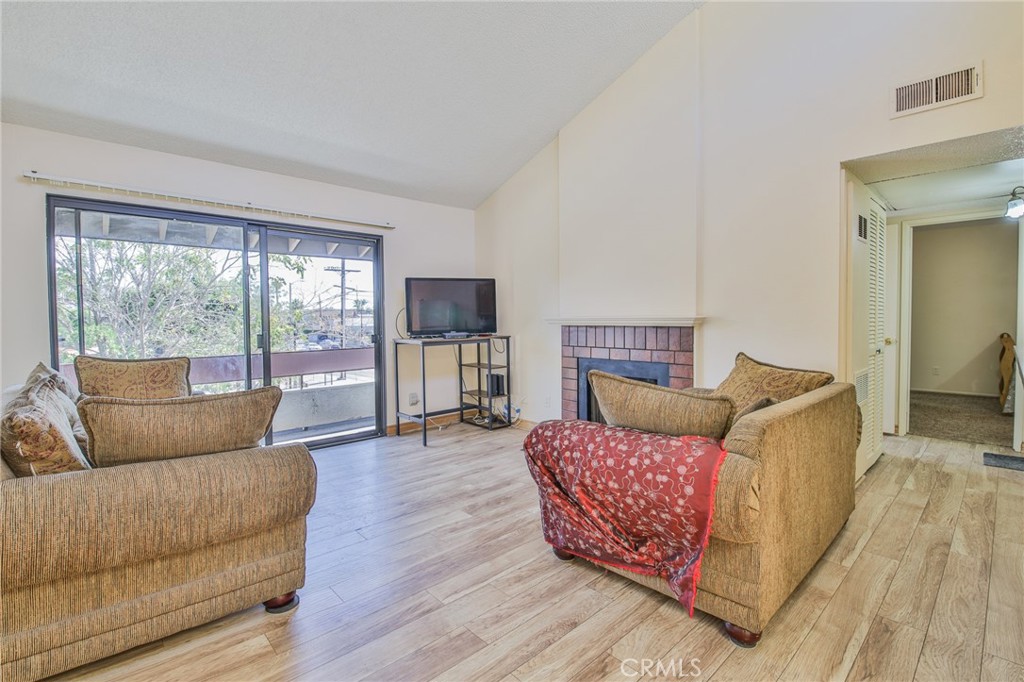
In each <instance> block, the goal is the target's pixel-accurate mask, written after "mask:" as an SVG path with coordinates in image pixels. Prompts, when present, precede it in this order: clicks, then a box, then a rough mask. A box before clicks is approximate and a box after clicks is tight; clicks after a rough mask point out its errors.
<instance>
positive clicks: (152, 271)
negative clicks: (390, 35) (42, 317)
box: [49, 197, 384, 445]
mask: <svg viewBox="0 0 1024 682" xmlns="http://www.w3.org/2000/svg"><path fill="white" fill-rule="evenodd" d="M49 244H50V282H51V336H52V340H51V343H52V355H53V362H54V366H59V367H60V368H61V369H62V371H64V372H65V373H66V374H68V376H69V377H71V378H72V379H73V378H74V370H73V362H74V357H75V356H76V355H78V354H83V353H84V354H91V355H100V356H104V357H114V358H149V357H170V356H175V355H186V356H188V357H190V358H191V359H192V371H191V379H192V384H193V387H194V388H195V389H196V390H199V391H203V392H207V393H211V392H224V391H235V390H240V389H243V388H246V387H252V386H260V385H271V384H273V385H277V386H279V387H280V388H281V389H282V390H283V392H284V397H283V399H282V401H281V405H280V407H279V409H278V411H277V414H276V415H275V418H274V424H273V429H272V432H271V434H270V436H269V437H268V440H269V441H270V442H282V441H291V440H303V441H306V442H309V443H310V444H313V445H317V444H321V443H323V444H328V443H335V442H340V441H343V440H351V439H356V438H365V437H372V436H377V435H382V434H383V433H384V421H383V415H384V410H383V388H382V387H383V386H384V383H383V377H382V363H381V357H382V356H381V352H382V349H381V343H380V336H379V334H378V330H379V329H380V326H381V320H382V312H381V305H380V302H381V300H382V296H381V269H380V265H381V239H380V238H379V237H376V236H371V235H358V234H351V233H342V232H334V231H328V230H316V229H310V228H299V227H292V226H284V225H272V224H266V223H254V222H250V221H243V220H236V219H226V218H221V217H216V216H208V215H201V214H195V213H185V212H174V211H166V210H162V209H152V208H147V207H140V206H130V205H126V204H116V203H108V202H95V201H86V200H80V199H72V198H67V197H50V198H49Z"/></svg>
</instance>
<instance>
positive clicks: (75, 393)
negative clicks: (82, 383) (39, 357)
mask: <svg viewBox="0 0 1024 682" xmlns="http://www.w3.org/2000/svg"><path fill="white" fill-rule="evenodd" d="M46 379H53V383H54V385H55V386H56V387H57V388H58V389H60V391H61V393H63V394H64V395H66V396H67V397H69V398H71V400H73V401H75V402H77V401H78V399H79V398H80V397H81V395H82V394H81V392H80V391H79V390H78V389H77V388H75V387H74V386H72V385H71V382H70V381H68V379H67V377H66V376H64V375H63V374H61V373H60V372H58V371H57V370H55V369H53V368H52V367H47V366H46V365H44V364H43V363H41V362H40V363H39V364H38V365H36V366H35V368H34V369H33V370H32V371H31V372H29V375H28V379H26V380H25V385H26V386H29V385H32V384H37V383H41V382H43V381H45V380H46Z"/></svg>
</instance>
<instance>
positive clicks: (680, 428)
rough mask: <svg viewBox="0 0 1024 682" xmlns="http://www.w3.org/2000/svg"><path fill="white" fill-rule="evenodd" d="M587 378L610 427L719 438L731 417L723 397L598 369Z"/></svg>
mask: <svg viewBox="0 0 1024 682" xmlns="http://www.w3.org/2000/svg"><path fill="white" fill-rule="evenodd" d="M587 378H588V379H589V380H590V385H591V387H592V388H593V390H594V396H595V397H596V398H597V404H598V406H599V407H600V408H601V415H602V416H603V417H604V419H605V421H606V422H608V424H609V425H610V426H623V427H626V428H630V429H637V430H638V431H648V432H650V433H661V434H665V435H668V436H704V437H706V438H722V437H723V436H724V435H725V432H726V429H727V428H728V426H729V422H730V419H731V417H732V413H733V404H732V400H730V399H729V398H726V397H723V396H707V395H701V394H695V393H691V392H688V390H687V389H675V388H666V387H665V386H656V385H654V384H648V383H646V382H643V381H636V380H634V379H627V378H625V377H620V376H617V375H615V374H608V373H607V372H601V371H598V370H591V371H590V372H589V373H588V374H587Z"/></svg>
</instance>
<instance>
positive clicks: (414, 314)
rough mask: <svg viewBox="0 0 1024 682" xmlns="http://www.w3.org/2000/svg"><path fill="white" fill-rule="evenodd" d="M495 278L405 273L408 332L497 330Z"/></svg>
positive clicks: (444, 332)
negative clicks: (408, 274)
mask: <svg viewBox="0 0 1024 682" xmlns="http://www.w3.org/2000/svg"><path fill="white" fill-rule="evenodd" d="M495 308H496V303H495V293H494V280H493V279H469V278H455V277H406V278H405V322H406V328H407V329H408V330H409V336H439V335H441V334H446V333H448V332H462V333H466V334H496V333H497V332H498V315H497V312H496V310H495Z"/></svg>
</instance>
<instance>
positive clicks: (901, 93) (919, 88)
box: [890, 62, 985, 118]
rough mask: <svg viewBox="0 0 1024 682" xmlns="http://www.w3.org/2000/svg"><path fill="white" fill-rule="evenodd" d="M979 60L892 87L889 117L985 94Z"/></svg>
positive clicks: (964, 100)
mask: <svg viewBox="0 0 1024 682" xmlns="http://www.w3.org/2000/svg"><path fill="white" fill-rule="evenodd" d="M984 85H985V83H984V81H983V80H982V72H981V62H978V63H977V64H975V65H973V66H968V67H966V68H963V69H958V70H956V71H951V72H949V73H943V74H940V75H938V76H931V77H930V78H925V79H924V80H919V81H917V82H915V83H907V84H906V85H899V86H897V87H895V88H893V91H892V96H891V98H890V99H891V108H892V111H891V112H890V113H891V116H890V118H897V117H899V116H906V115H907V114H916V113H917V112H919V111H928V110H929V109H935V108H937V107H944V106H946V105H947V104H956V103H957V102H966V101H967V100H969V99H977V98H979V97H981V96H982V95H984V94H985V87H984Z"/></svg>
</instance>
